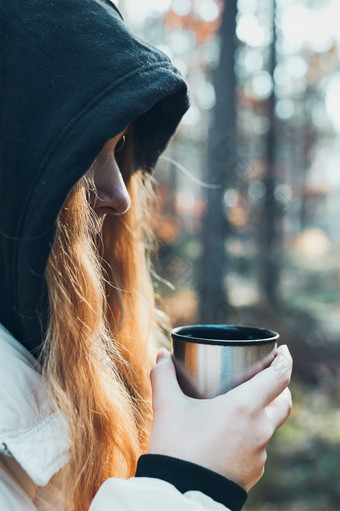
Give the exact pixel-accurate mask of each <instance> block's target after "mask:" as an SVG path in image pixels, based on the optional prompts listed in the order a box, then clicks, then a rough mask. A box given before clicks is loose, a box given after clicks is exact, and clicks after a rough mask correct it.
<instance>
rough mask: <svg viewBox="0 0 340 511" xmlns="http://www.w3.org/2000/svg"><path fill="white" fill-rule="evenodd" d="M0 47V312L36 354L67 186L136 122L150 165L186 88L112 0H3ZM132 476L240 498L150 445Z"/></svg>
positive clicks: (139, 159)
mask: <svg viewBox="0 0 340 511" xmlns="http://www.w3.org/2000/svg"><path fill="white" fill-rule="evenodd" d="M0 49H1V50H0V112H1V113H0V323H2V324H3V325H4V327H5V328H6V329H7V330H8V331H9V332H10V333H11V334H12V335H13V336H14V337H15V338H16V339H17V340H18V341H19V342H20V343H21V345H22V346H23V347H24V348H26V349H27V350H29V352H31V353H32V354H33V355H36V354H37V353H38V352H39V346H40V345H41V342H42V339H43V335H44V327H45V326H46V325H45V321H46V317H44V315H42V316H41V311H44V310H45V311H47V294H46V283H45V279H44V272H45V268H46V264H47V259H48V256H49V253H50V250H51V246H52V244H53V240H54V237H55V232H56V220H57V217H58V213H59V211H60V209H61V207H62V205H63V203H64V201H65V199H66V197H67V194H68V192H69V190H70V189H71V188H72V186H73V185H74V184H75V183H76V182H77V181H78V180H79V179H80V177H81V176H83V175H84V174H85V173H86V172H87V170H88V169H89V167H90V166H91V164H92V163H93V161H94V159H95V158H96V156H97V154H98V153H99V152H100V150H101V149H102V147H103V146H104V144H105V143H106V142H107V141H108V140H109V139H110V138H112V137H114V136H115V135H117V134H118V133H120V132H121V131H122V130H123V129H124V128H125V127H126V126H127V125H128V124H130V123H131V122H132V121H133V123H134V130H133V133H134V150H135V155H134V156H135V165H136V168H137V167H139V168H143V169H145V170H151V169H152V167H153V166H154V165H155V163H156V161H157V158H158V156H159V155H160V153H161V152H162V151H163V150H164V149H165V147H166V145H167V143H168V141H169V139H170V137H171V136H172V135H173V133H174V132H175V129H176V127H177V125H178V123H179V121H180V119H181V117H182V116H183V114H184V113H185V111H186V110H187V108H188V95H187V87H186V84H185V82H184V81H183V78H182V77H181V75H180V74H179V72H178V71H177V69H176V68H174V67H173V65H172V64H171V62H170V61H169V59H168V58H167V57H166V56H165V55H164V54H163V53H162V52H160V51H158V50H157V49H156V48H154V47H152V46H150V45H149V44H147V43H145V42H143V41H141V40H140V39H139V38H138V37H136V36H135V35H134V34H132V33H131V32H130V31H129V29H128V28H127V27H126V26H125V24H124V22H123V19H122V17H121V15H120V13H119V11H118V10H117V8H116V7H115V6H114V5H113V3H112V2H111V1H109V0H10V1H5V0H1V2H0ZM39 311H40V312H39ZM136 475H137V476H143V477H145V476H147V477H151V478H152V477H156V478H160V479H163V480H165V481H168V482H171V483H172V484H174V485H175V486H176V487H177V488H178V489H179V490H180V491H181V492H184V491H187V490H190V489H193V488H195V489H198V490H199V489H202V491H203V492H204V493H206V494H209V491H210V492H211V496H212V497H213V498H215V499H216V500H217V501H219V502H223V503H224V504H230V507H231V508H232V509H233V511H234V510H238V509H240V508H241V507H242V504H243V502H244V500H245V492H244V490H243V489H241V488H240V487H238V486H237V485H235V484H234V483H232V482H231V481H228V480H226V479H224V478H223V477H221V476H219V475H218V474H214V473H210V471H207V470H206V469H203V468H202V467H198V466H195V465H192V464H189V463H186V462H183V461H181V460H174V459H167V458H166V457H162V456H158V457H153V456H150V455H146V456H143V457H142V458H141V460H140V463H139V466H138V470H137V474H136Z"/></svg>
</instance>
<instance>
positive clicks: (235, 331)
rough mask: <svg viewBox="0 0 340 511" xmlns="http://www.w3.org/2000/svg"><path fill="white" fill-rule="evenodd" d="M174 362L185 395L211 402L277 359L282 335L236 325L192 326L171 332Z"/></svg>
mask: <svg viewBox="0 0 340 511" xmlns="http://www.w3.org/2000/svg"><path fill="white" fill-rule="evenodd" d="M171 337H172V347H173V355H172V356H173V361H174V364H175V368H176V374H177V379H178V382H179V384H180V386H181V388H182V390H183V392H184V393H185V394H187V395H188V396H191V397H195V398H200V399H203V398H212V397H215V396H218V395H220V394H224V393H225V392H227V391H228V390H230V389H232V388H234V387H236V386H237V385H239V384H241V383H243V382H245V381H247V380H249V379H250V378H251V377H252V376H254V375H255V374H257V373H258V372H259V371H261V370H262V369H264V368H265V367H267V366H269V365H270V363H271V362H272V360H273V359H274V352H275V349H276V347H277V341H278V338H279V334H278V333H276V332H274V331H273V330H266V329H264V328H257V327H251V326H237V325H190V326H183V327H178V328H174V329H173V330H172V332H171Z"/></svg>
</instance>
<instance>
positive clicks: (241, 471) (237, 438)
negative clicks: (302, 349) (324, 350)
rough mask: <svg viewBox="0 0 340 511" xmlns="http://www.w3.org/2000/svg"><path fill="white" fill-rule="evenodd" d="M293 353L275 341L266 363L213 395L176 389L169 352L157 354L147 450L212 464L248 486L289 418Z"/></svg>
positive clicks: (262, 468) (152, 379)
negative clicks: (273, 352) (205, 396)
mask: <svg viewBox="0 0 340 511" xmlns="http://www.w3.org/2000/svg"><path fill="white" fill-rule="evenodd" d="M291 372H292V358H291V356H290V353H289V351H288V348H287V346H280V347H279V348H278V350H277V354H276V357H275V359H274V361H273V362H272V364H271V366H270V367H268V368H267V369H264V370H263V371H261V372H260V373H259V374H257V375H256V376H254V377H253V378H252V379H251V380H249V381H247V382H246V383H243V384H242V385H240V386H239V387H236V388H235V389H233V390H231V391H229V392H227V393H226V394H224V395H222V396H218V397H215V398H214V399H192V398H190V397H187V396H186V395H185V394H183V392H182V391H181V389H180V387H179V385H178V383H177V379H176V374H175V368H174V365H173V363H172V359H171V355H170V353H169V352H167V351H166V350H164V349H163V350H161V351H160V352H159V354H158V360H157V364H156V366H155V367H154V368H153V369H152V371H151V383H152V388H153V410H154V422H153V427H152V434H151V440H150V446H149V451H148V452H149V453H150V454H163V455H167V456H173V457H175V458H180V459H183V460H187V461H191V462H192V463H197V464H198V465H201V466H203V467H206V468H209V469H210V470H214V471H215V472H218V473H219V474H221V475H223V476H225V477H227V478H228V479H230V480H232V481H234V482H235V483H237V484H239V485H240V486H242V487H243V488H244V489H245V490H246V491H248V490H250V488H251V487H252V486H254V485H255V484H256V483H257V481H258V480H259V479H260V478H261V477H262V475H263V472H264V465H265V462H266V458H267V454H266V446H267V444H268V442H269V440H270V439H271V437H272V435H273V433H274V431H275V430H276V429H278V428H279V427H280V426H281V425H282V424H283V423H284V422H285V421H286V419H287V418H288V416H289V414H290V411H291V407H292V401H291V394H290V391H289V389H288V385H289V382H290V377H291Z"/></svg>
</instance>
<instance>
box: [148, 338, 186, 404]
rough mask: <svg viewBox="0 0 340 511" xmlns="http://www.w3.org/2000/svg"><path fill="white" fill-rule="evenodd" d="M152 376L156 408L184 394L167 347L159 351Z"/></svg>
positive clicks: (153, 397)
mask: <svg viewBox="0 0 340 511" xmlns="http://www.w3.org/2000/svg"><path fill="white" fill-rule="evenodd" d="M150 378H151V386H152V403H153V407H154V409H156V408H159V407H161V406H163V405H168V404H169V402H171V401H173V400H174V399H178V397H179V396H180V395H182V392H181V390H180V388H179V385H178V382H177V378H176V372H175V367H174V364H173V362H172V359H171V355H170V353H169V352H168V351H167V350H166V349H164V348H162V349H161V350H160V351H159V352H158V355H157V364H156V365H155V366H154V367H153V369H152V371H151V374H150Z"/></svg>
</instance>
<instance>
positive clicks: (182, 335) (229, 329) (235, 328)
mask: <svg viewBox="0 0 340 511" xmlns="http://www.w3.org/2000/svg"><path fill="white" fill-rule="evenodd" d="M208 332H209V336H208ZM205 333H206V335H207V336H206V337H204V334H205ZM231 333H233V336H234V338H232V339H230V338H228V339H225V338H223V337H227V335H226V334H228V336H230V334H231ZM198 334H199V335H198ZM171 335H172V338H173V340H176V341H181V342H190V343H195V344H210V345H217V346H250V345H254V344H256V345H257V344H267V343H273V342H275V341H277V340H278V338H279V337H280V336H279V334H278V333H277V332H274V330H269V329H266V328H260V327H256V326H244V325H225V324H221V325H218V324H211V325H209V324H204V325H186V326H180V327H176V328H174V329H173V330H172V331H171Z"/></svg>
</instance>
